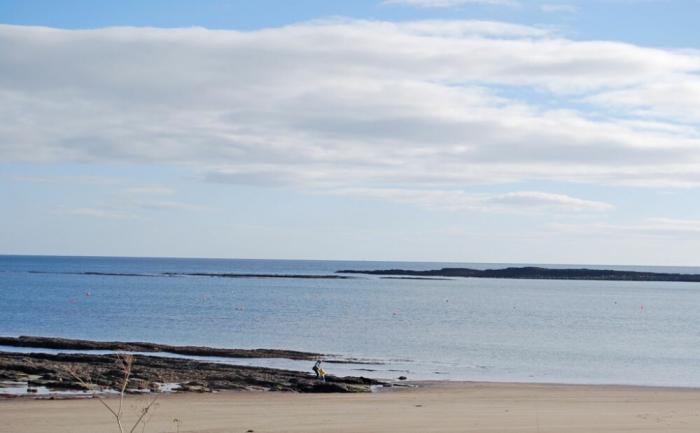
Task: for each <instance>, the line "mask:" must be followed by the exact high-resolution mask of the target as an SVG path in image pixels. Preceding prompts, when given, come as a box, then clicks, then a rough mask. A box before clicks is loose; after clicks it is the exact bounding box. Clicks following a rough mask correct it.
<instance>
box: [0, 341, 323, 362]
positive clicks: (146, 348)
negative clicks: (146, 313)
mask: <svg viewBox="0 0 700 433" xmlns="http://www.w3.org/2000/svg"><path fill="white" fill-rule="evenodd" d="M0 346H12V347H35V348H44V349H66V350H113V351H121V352H167V353H174V354H177V355H192V356H220V357H229V358H286V359H295V360H301V361H311V360H316V359H318V358H324V357H327V355H323V354H321V353H313V352H299V351H295V350H280V349H220V348H215V347H204V346H171V345H168V344H158V343H146V342H123V341H92V340H75V339H70V338H60V337H33V336H20V337H0Z"/></svg>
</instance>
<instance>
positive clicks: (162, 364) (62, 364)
mask: <svg viewBox="0 0 700 433" xmlns="http://www.w3.org/2000/svg"><path fill="white" fill-rule="evenodd" d="M76 372H77V376H78V377H80V378H82V379H83V380H84V381H88V382H90V383H91V384H94V385H95V386H97V387H99V388H101V389H117V388H118V387H119V386H120V384H121V381H122V380H123V372H122V370H120V369H119V367H118V364H117V362H116V359H115V356H114V355H88V354H58V355H52V354H45V353H32V354H27V353H7V352H0V380H8V381H9V380H11V381H28V382H29V383H30V385H32V386H46V387H47V388H49V389H75V390H80V389H84V385H83V384H81V382H80V380H78V379H77V378H76V377H75V376H76ZM163 383H178V384H181V390H182V391H190V392H211V391H218V390H267V391H293V392H367V391H370V386H371V385H380V384H382V383H381V382H379V381H376V380H373V379H367V378H363V377H335V376H327V377H326V381H325V382H322V381H320V380H318V379H316V378H315V377H314V376H313V375H312V374H306V373H303V372H297V371H288V370H277V369H271V368H262V367H246V366H234V365H227V364H217V363H209V362H199V361H194V360H189V359H182V358H165V357H153V356H139V355H137V356H135V357H134V362H133V366H132V374H131V378H130V380H129V385H128V388H127V391H128V392H137V391H143V390H158V389H159V384H163Z"/></svg>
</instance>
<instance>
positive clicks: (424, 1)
mask: <svg viewBox="0 0 700 433" xmlns="http://www.w3.org/2000/svg"><path fill="white" fill-rule="evenodd" d="M382 4H385V5H404V6H414V7H419V8H454V7H458V6H466V5H488V6H515V5H518V4H519V2H517V1H515V0H385V1H383V2H382Z"/></svg>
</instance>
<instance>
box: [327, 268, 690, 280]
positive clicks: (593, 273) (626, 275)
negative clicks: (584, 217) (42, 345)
mask: <svg viewBox="0 0 700 433" xmlns="http://www.w3.org/2000/svg"><path fill="white" fill-rule="evenodd" d="M337 273H339V274H364V275H391V276H411V277H463V278H511V279H531V280H604V281H674V282H693V283H696V282H700V274H677V273H663V272H637V271H614V270H610V269H586V268H582V269H551V268H541V267H535V266H526V267H510V268H504V269H486V270H480V269H469V268H442V269H432V270H427V271H414V270H407V269H380V270H367V271H358V270H343V271H338V272H337Z"/></svg>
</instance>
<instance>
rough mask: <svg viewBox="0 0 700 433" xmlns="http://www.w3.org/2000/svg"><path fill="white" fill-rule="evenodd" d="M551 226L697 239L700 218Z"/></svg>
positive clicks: (594, 232)
mask: <svg viewBox="0 0 700 433" xmlns="http://www.w3.org/2000/svg"><path fill="white" fill-rule="evenodd" d="M551 227H552V228H553V229H555V230H557V231H559V232H563V233H577V234H588V235H602V236H610V235H618V236H619V235H622V234H624V235H632V236H649V237H662V238H669V237H670V238H677V239H697V238H698V236H699V235H700V220H692V219H678V218H662V217H656V218H645V219H643V220H642V221H640V222H633V223H629V224H610V223H596V224H561V223H556V224H551Z"/></svg>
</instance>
